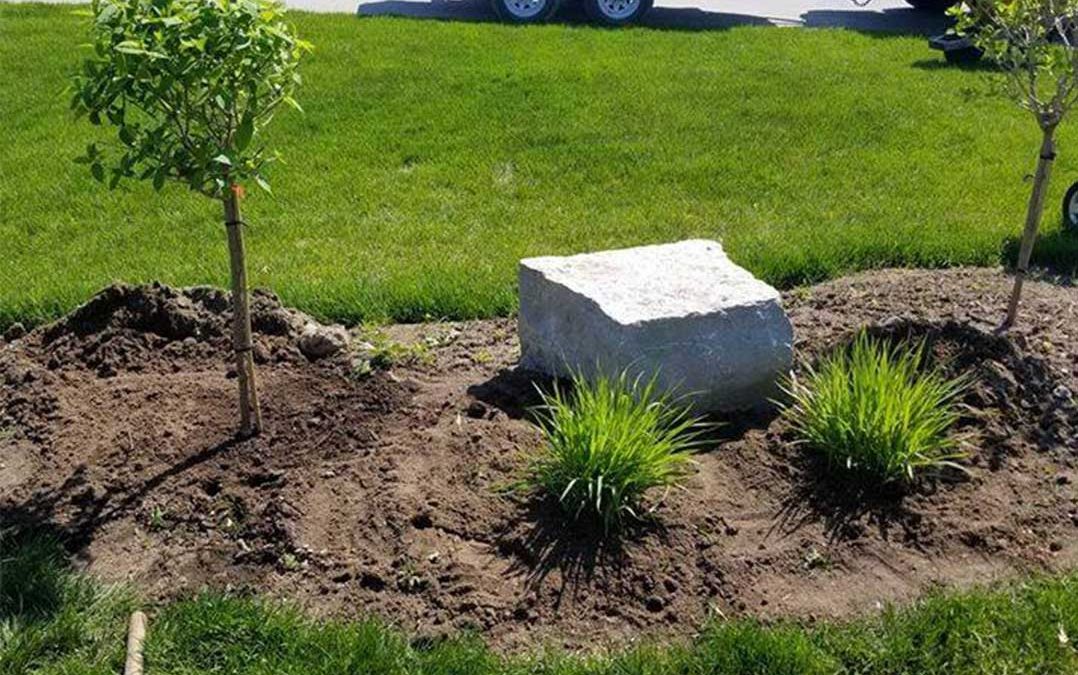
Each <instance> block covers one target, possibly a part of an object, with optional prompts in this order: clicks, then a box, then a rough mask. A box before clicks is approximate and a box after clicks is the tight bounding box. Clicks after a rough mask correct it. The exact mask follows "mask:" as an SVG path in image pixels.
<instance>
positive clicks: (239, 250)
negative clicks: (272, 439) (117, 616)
mask: <svg viewBox="0 0 1078 675" xmlns="http://www.w3.org/2000/svg"><path fill="white" fill-rule="evenodd" d="M224 206H225V228H226V229H227V230H228V255H229V263H230V266H231V268H232V349H233V351H234V352H235V357H236V379H237V380H238V382H239V390H240V398H239V405H240V434H241V435H243V436H252V435H254V434H257V433H258V432H260V431H261V430H262V410H261V409H260V408H259V405H258V384H257V382H256V381H255V363H254V357H253V355H252V354H251V349H252V347H253V343H252V340H251V311H250V304H249V300H248V296H247V258H246V254H245V253H244V250H243V222H242V219H241V218H240V195H239V192H238V190H237V189H236V188H232V189H230V190H229V191H228V192H226V193H225V197H224Z"/></svg>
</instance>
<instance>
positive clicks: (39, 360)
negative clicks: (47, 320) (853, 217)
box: [0, 269, 1078, 648]
mask: <svg viewBox="0 0 1078 675" xmlns="http://www.w3.org/2000/svg"><path fill="white" fill-rule="evenodd" d="M1008 290H1009V280H1008V279H1007V277H1005V276H1004V275H1003V274H1002V273H1000V272H998V271H993V270H965V269H962V270H951V271H943V272H932V271H881V272H873V273H867V274H862V275H857V276H854V277H851V278H848V279H844V280H839V281H835V282H831V283H827V284H822V285H820V286H817V287H814V288H811V289H804V290H798V291H793V292H791V293H788V294H787V296H786V299H785V302H786V305H787V308H788V309H789V312H790V315H791V319H792V321H793V323H794V326H795V334H796V336H797V340H798V343H797V352H798V358H799V359H800V360H801V362H804V361H806V360H810V359H812V358H814V356H815V355H816V354H818V353H821V352H822V351H823V350H825V349H828V348H832V347H834V346H835V345H838V344H841V343H842V342H843V341H845V340H848V339H849V338H850V336H851V335H852V333H853V331H855V330H857V329H858V328H859V327H861V326H863V325H869V326H871V327H872V330H873V331H874V332H877V333H879V334H881V335H887V336H892V337H894V338H895V339H910V338H912V339H926V340H927V341H928V343H929V346H930V353H931V355H932V357H933V359H935V360H936V361H937V362H938V363H940V364H941V367H943V368H945V369H947V370H948V371H949V372H952V373H971V374H972V376H973V378H974V386H973V387H972V388H971V389H970V390H969V392H968V394H967V396H966V398H965V400H964V403H965V404H966V405H967V406H968V413H967V415H965V416H964V418H963V420H962V422H961V427H962V428H961V430H960V431H962V432H963V433H969V434H971V436H972V438H973V439H974V441H973V442H974V446H975V447H974V449H973V455H972V457H971V459H970V462H969V467H970V471H971V474H972V475H971V477H964V476H962V475H961V474H955V475H950V474H946V475H942V476H940V477H938V478H937V479H935V480H926V481H923V482H921V483H919V484H918V485H916V486H914V487H913V488H912V489H910V490H907V491H905V492H904V493H903V492H902V491H897V490H895V491H891V492H886V491H882V492H881V491H879V490H872V491H866V492H865V493H858V492H856V491H855V490H852V489H851V488H850V486H849V485H848V484H846V483H843V482H842V481H840V480H836V479H835V478H834V477H833V476H829V475H828V474H827V472H826V471H825V470H824V468H823V467H820V466H818V465H817V464H816V463H815V462H814V461H813V459H812V458H811V457H806V456H805V454H804V452H803V451H801V450H799V449H797V448H795V447H792V446H791V445H790V443H789V438H788V430H787V429H786V428H785V426H784V423H783V421H782V420H781V418H778V417H776V416H774V415H765V416H757V417H746V416H735V417H732V418H730V419H728V420H725V421H726V423H727V424H726V425H725V426H724V427H723V428H722V430H721V431H720V432H718V435H717V436H716V438H715V444H714V447H713V448H711V449H710V450H708V451H706V452H704V453H701V454H700V455H699V457H698V462H699V468H698V471H697V473H696V475H694V476H693V477H692V478H691V479H690V481H689V483H688V485H687V487H688V489H687V490H685V491H675V492H672V493H670V494H669V495H668V496H667V498H666V501H665V503H664V504H663V505H662V506H661V508H660V509H659V520H658V522H657V523H652V524H644V525H642V526H640V527H638V528H637V529H636V530H635V531H632V532H629V533H628V535H627V536H626V537H624V538H623V540H622V541H620V542H618V543H612V542H602V541H601V540H599V539H596V538H594V537H592V536H589V535H587V534H584V533H579V534H578V533H575V532H574V531H573V530H572V529H571V528H566V527H564V526H562V524H561V521H560V520H559V517H558V514H557V512H556V509H554V508H553V507H552V506H551V505H550V504H548V503H546V502H543V501H541V500H536V499H533V498H531V497H529V496H527V495H521V494H515V493H506V491H505V489H504V488H505V487H506V486H507V485H509V484H510V483H511V482H512V481H513V480H514V479H515V478H517V477H518V476H519V471H520V469H521V467H522V466H523V464H524V461H525V458H526V456H527V453H528V452H530V451H532V450H534V449H535V448H536V447H537V446H538V443H539V442H540V439H539V434H538V432H537V430H536V429H535V427H534V426H533V425H532V424H531V423H530V422H529V421H528V419H527V408H528V406H530V405H533V404H534V403H535V402H536V401H535V395H534V389H533V381H532V379H531V378H529V377H528V375H527V374H525V373H519V372H516V371H514V370H512V368H511V366H512V364H513V362H514V360H515V358H516V354H517V345H516V342H515V337H514V331H513V325H512V322H511V321H506V320H498V321H487V322H472V323H465V324H438V325H425V326H397V327H392V328H391V329H390V330H389V333H390V334H391V336H393V337H395V338H396V339H399V340H402V341H406V342H422V344H424V345H425V347H424V354H425V355H426V357H425V358H417V359H412V360H411V362H410V363H406V364H398V365H396V366H394V367H393V368H392V370H391V371H384V370H378V369H375V370H374V371H373V372H371V373H369V374H368V373H367V372H366V370H364V369H357V368H356V366H355V364H354V363H353V361H352V360H351V359H350V358H349V357H348V355H347V354H344V353H340V354H336V355H334V356H332V357H328V358H326V359H323V360H319V361H315V362H311V361H309V360H308V359H307V358H305V357H303V355H302V354H301V353H300V352H299V350H298V349H297V347H296V340H297V338H298V336H299V334H300V333H301V332H302V327H303V325H304V324H305V323H306V322H307V321H308V319H307V318H306V317H305V316H303V315H302V314H299V313H296V312H292V311H289V310H285V309H283V308H281V307H280V304H279V303H278V302H277V301H276V299H275V298H273V297H272V296H270V295H266V294H260V295H256V296H255V298H254V303H253V311H254V323H255V331H256V342H257V348H256V356H257V357H258V360H259V362H260V364H261V367H260V375H261V377H262V393H263V400H264V406H265V410H264V415H265V420H266V432H265V433H264V434H263V435H261V436H260V437H258V438H254V439H249V440H244V441H236V440H234V438H233V437H232V431H233V429H234V424H235V421H234V420H235V415H234V414H232V413H233V410H232V408H231V405H234V404H233V403H232V399H233V395H234V392H233V383H232V382H230V380H229V372H228V368H229V365H228V363H229V361H228V358H229V352H228V338H227V335H228V331H227V326H228V323H227V321H228V317H227V311H228V308H227V296H225V295H224V294H222V293H220V292H218V291H213V290H210V289H192V290H188V291H176V290H172V289H168V288H166V287H162V286H153V287H143V288H132V287H116V288H112V289H109V290H107V291H106V292H105V293H103V294H102V295H100V296H98V297H97V298H95V299H94V300H93V301H91V302H90V303H88V304H87V305H86V306H84V307H83V308H80V309H79V310H78V311H76V312H75V313H74V314H72V315H71V316H69V317H67V318H66V319H64V320H63V321H60V322H58V323H56V324H53V325H52V326H48V327H43V328H40V329H37V330H35V331H32V332H31V333H29V334H27V335H25V336H21V335H20V336H17V339H15V340H14V341H12V342H8V343H0V381H2V382H3V383H4V386H3V387H2V388H0V522H2V523H4V524H5V525H7V524H16V523H28V524H34V525H35V526H36V527H39V528H52V529H53V530H55V531H56V532H57V533H58V534H60V535H61V536H63V537H64V540H65V541H66V542H67V543H68V545H69V546H70V548H71V549H72V550H73V551H74V552H75V553H77V554H78V555H79V556H80V557H81V559H82V560H83V561H84V563H85V565H86V566H87V567H88V569H89V570H90V571H91V572H93V573H95V574H98V575H100V576H103V577H106V578H109V579H113V580H116V579H129V580H132V581H134V582H135V583H136V584H138V585H139V586H141V587H143V588H144V589H146V590H147V591H148V592H149V593H150V594H151V595H152V596H156V597H171V596H175V595H177V594H182V593H188V592H191V591H194V590H197V589H199V588H202V587H204V586H212V587H217V588H232V589H252V590H259V591H268V592H271V593H273V594H274V595H277V596H281V597H288V598H292V599H295V600H298V601H300V602H302V603H307V604H309V605H310V606H311V607H312V608H313V609H315V610H316V611H323V612H330V613H334V614H338V615H350V614H355V613H361V614H366V613H368V612H373V613H376V614H378V615H381V616H383V617H384V618H386V619H387V620H389V621H392V622H395V623H398V624H400V625H401V626H402V627H404V628H405V629H408V630H415V631H417V632H419V633H420V634H421V635H423V636H427V637H433V636H436V635H438V634H440V633H442V632H447V631H452V630H457V629H462V628H476V629H479V630H481V631H483V634H484V635H485V636H486V637H487V638H488V639H490V640H491V641H492V642H493V643H495V644H498V645H502V646H507V647H510V648H518V647H523V646H526V645H530V644H534V643H536V642H554V643H556V644H565V645H568V646H570V647H581V646H596V645H601V644H603V643H604V642H614V641H624V639H626V638H636V637H638V636H640V635H641V634H645V633H649V634H671V635H687V634H689V633H690V632H691V631H692V630H693V629H694V628H696V627H697V626H698V625H699V623H700V622H701V621H702V620H703V619H704V618H705V617H706V616H707V615H708V614H709V613H710V612H711V611H713V610H719V611H721V612H722V613H723V614H724V615H726V616H733V615H738V614H749V615H758V616H764V617H779V616H798V617H802V618H810V617H822V616H845V615H849V614H851V613H855V612H861V611H865V610H870V609H871V608H873V607H875V606H876V603H877V602H883V601H889V600H897V601H901V600H906V599H909V598H911V597H913V596H915V595H916V594H917V593H919V592H921V591H923V590H924V589H925V588H926V587H929V586H931V585H934V584H939V583H947V584H952V583H953V584H965V583H972V582H981V581H986V580H989V579H991V578H995V577H998V576H1004V575H1009V574H1014V573H1019V572H1023V571H1028V570H1041V569H1051V568H1056V567H1065V566H1069V565H1072V564H1074V563H1075V561H1076V560H1078V536H1076V534H1078V531H1076V529H1075V527H1076V523H1078V494H1076V491H1075V482H1074V478H1075V463H1076V459H1078V436H1076V434H1078V408H1076V399H1075V392H1078V349H1076V347H1075V344H1076V339H1078V328H1075V326H1078V321H1076V320H1078V291H1075V290H1074V289H1073V288H1070V287H1066V286H1062V285H1053V284H1050V283H1045V282H1039V283H1030V284H1029V285H1028V290H1027V295H1026V298H1025V301H1024V302H1025V304H1024V307H1023V317H1022V320H1021V321H1020V324H1019V326H1018V327H1017V328H1016V329H1015V330H1013V331H1012V332H1011V333H1010V334H1008V335H1006V336H1000V335H994V334H993V333H992V328H993V327H994V324H995V322H996V321H997V320H998V319H999V317H1000V315H1001V311H1002V309H1003V308H1004V307H1005V302H1006V297H1007V292H1008Z"/></svg>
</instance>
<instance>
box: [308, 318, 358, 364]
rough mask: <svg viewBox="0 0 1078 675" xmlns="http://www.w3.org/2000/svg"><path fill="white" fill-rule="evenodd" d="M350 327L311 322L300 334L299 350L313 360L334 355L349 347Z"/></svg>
mask: <svg viewBox="0 0 1078 675" xmlns="http://www.w3.org/2000/svg"><path fill="white" fill-rule="evenodd" d="M348 341H349V337H348V329H346V328H345V327H344V326H321V325H319V324H316V323H309V324H307V325H306V326H304V328H303V332H302V333H301V334H300V336H299V342H298V344H299V350H300V351H301V352H303V355H304V356H306V357H307V358H309V359H311V360H312V361H314V360H316V359H322V358H325V357H327V356H332V355H334V354H336V353H337V352H339V351H341V350H343V349H347V347H348Z"/></svg>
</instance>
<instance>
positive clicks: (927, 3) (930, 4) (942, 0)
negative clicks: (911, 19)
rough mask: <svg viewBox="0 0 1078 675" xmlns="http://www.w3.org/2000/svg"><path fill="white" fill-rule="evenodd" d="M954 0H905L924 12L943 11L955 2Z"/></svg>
mask: <svg viewBox="0 0 1078 675" xmlns="http://www.w3.org/2000/svg"><path fill="white" fill-rule="evenodd" d="M955 2H956V0H906V4H908V5H909V6H910V7H913V8H914V9H920V10H922V11H925V12H943V11H946V10H947V8H948V7H950V6H951V5H953V4H955Z"/></svg>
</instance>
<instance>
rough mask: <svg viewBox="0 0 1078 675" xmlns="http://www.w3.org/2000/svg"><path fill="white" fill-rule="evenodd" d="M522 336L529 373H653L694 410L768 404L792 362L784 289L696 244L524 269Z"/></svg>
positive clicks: (526, 264)
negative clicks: (781, 294) (781, 291)
mask: <svg viewBox="0 0 1078 675" xmlns="http://www.w3.org/2000/svg"><path fill="white" fill-rule="evenodd" d="M519 331H520V345H521V366H522V367H523V368H526V369H530V370H538V371H541V372H545V373H549V374H552V375H560V376H564V375H569V374H571V373H573V372H580V373H583V374H584V375H585V376H588V377H594V376H595V375H596V374H598V373H602V374H605V375H613V374H616V373H618V372H620V371H622V370H625V369H628V370H629V371H630V372H631V373H633V374H637V373H643V374H644V376H645V377H650V376H651V375H653V374H657V376H658V382H659V384H660V385H661V386H662V387H664V388H666V389H670V390H673V391H675V392H676V393H678V394H679V395H689V396H691V397H692V402H693V407H694V408H695V410H696V411H697V412H708V411H730V410H739V409H747V408H753V407H757V406H759V405H760V404H764V403H766V401H767V400H768V398H769V397H772V396H774V395H775V393H776V391H777V389H776V385H777V381H778V379H779V377H781V376H782V375H783V374H784V373H786V372H788V371H789V369H790V365H791V361H792V358H793V329H792V327H791V326H790V321H789V319H788V318H787V317H786V313H785V312H784V311H783V309H782V305H781V303H780V297H779V293H778V291H776V290H775V289H774V288H772V287H771V286H769V285H767V284H765V283H764V282H762V281H760V280H759V279H757V278H756V277H754V276H753V275H752V274H750V273H749V272H748V271H747V270H745V269H743V268H741V267H738V266H737V265H735V264H734V263H733V262H732V261H731V260H730V259H729V258H728V257H727V256H726V253H725V252H724V251H723V250H722V246H721V245H720V244H719V243H718V242H715V241H708V240H700V239H696V240H688V241H682V242H678V243H675V244H663V245H659V246H641V247H638V248H628V249H621V250H615V251H602V252H599V253H587V254H583V255H574V256H568V257H543V258H528V259H525V260H522V261H521V262H520V318H519Z"/></svg>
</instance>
